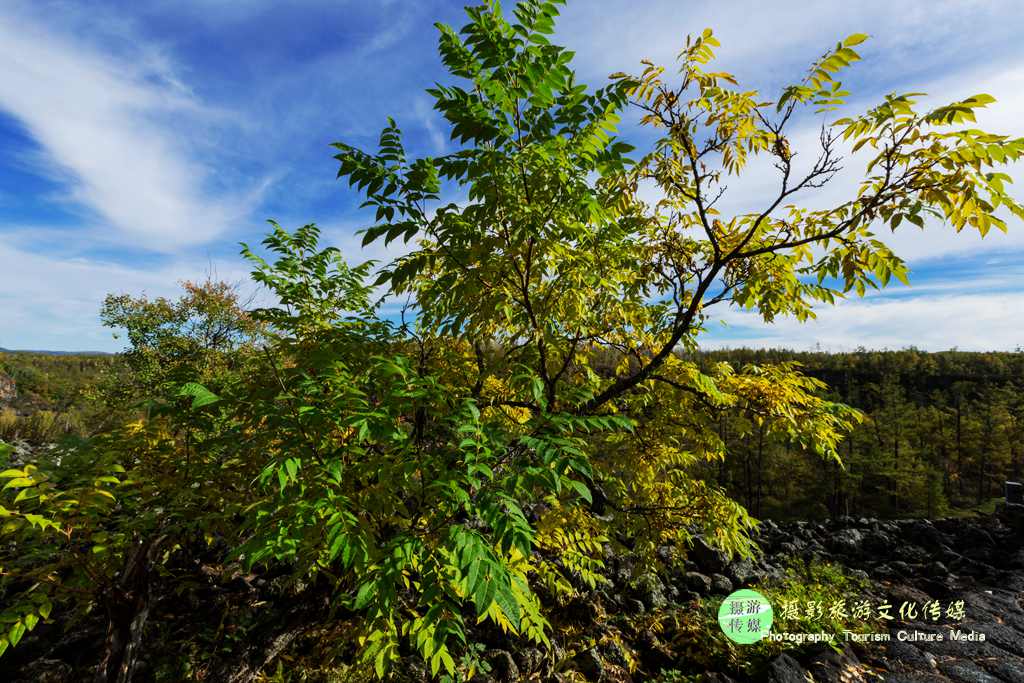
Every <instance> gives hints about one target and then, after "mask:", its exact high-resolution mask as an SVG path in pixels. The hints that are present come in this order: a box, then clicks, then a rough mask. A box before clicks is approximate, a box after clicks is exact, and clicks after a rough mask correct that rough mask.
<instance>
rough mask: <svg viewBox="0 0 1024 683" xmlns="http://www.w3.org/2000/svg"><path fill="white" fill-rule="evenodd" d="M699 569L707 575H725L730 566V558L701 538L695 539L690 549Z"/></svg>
mask: <svg viewBox="0 0 1024 683" xmlns="http://www.w3.org/2000/svg"><path fill="white" fill-rule="evenodd" d="M690 553H691V554H692V555H693V559H694V562H696V563H697V567H698V568H699V569H700V570H701V571H702V572H704V573H705V574H714V573H718V574H724V573H725V569H726V567H728V566H729V557H728V556H727V555H726V554H725V553H724V552H723V551H722V550H720V549H718V548H713V547H711V546H710V545H708V544H707V542H706V541H705V540H704V539H703V538H702V537H700V536H697V537H696V538H694V539H693V548H691V549H690Z"/></svg>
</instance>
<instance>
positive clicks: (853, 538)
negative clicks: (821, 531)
mask: <svg viewBox="0 0 1024 683" xmlns="http://www.w3.org/2000/svg"><path fill="white" fill-rule="evenodd" d="M863 544H864V534H862V533H861V532H859V531H857V530H856V529H842V530H841V531H837V532H836V533H835V534H833V535H832V538H831V540H830V541H829V546H830V547H831V548H832V550H834V551H836V552H839V553H843V554H844V555H850V556H852V557H856V556H858V555H860V554H861V553H862V552H863Z"/></svg>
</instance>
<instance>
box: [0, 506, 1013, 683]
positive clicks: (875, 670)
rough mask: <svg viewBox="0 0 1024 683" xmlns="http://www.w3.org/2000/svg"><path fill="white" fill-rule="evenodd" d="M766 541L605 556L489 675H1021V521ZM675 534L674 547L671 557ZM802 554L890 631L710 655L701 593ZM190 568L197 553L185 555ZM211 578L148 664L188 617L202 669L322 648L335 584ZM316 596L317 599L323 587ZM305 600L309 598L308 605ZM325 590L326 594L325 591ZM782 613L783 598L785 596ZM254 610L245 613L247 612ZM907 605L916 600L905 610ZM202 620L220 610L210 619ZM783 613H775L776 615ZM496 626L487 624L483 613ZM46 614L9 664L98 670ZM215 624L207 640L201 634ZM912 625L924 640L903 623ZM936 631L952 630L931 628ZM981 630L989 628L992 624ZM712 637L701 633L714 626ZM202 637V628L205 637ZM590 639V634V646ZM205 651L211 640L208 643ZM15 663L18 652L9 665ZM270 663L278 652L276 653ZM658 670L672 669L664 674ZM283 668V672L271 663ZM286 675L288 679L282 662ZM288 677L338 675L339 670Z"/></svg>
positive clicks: (404, 669) (790, 531)
mask: <svg viewBox="0 0 1024 683" xmlns="http://www.w3.org/2000/svg"><path fill="white" fill-rule="evenodd" d="M757 540H758V542H759V544H760V545H761V547H762V548H763V549H764V551H765V553H764V555H763V556H762V557H760V558H759V559H758V560H756V561H749V560H739V561H728V560H727V558H726V557H724V556H723V555H722V554H721V553H720V552H718V551H716V550H714V549H712V548H710V547H709V546H708V545H706V544H704V543H703V542H700V541H698V542H697V544H696V545H695V546H694V548H693V550H692V551H691V553H690V554H689V556H688V558H687V559H686V560H685V562H684V566H683V567H682V568H681V569H679V570H673V571H666V572H662V573H661V574H647V575H642V576H640V577H639V578H638V577H637V576H636V574H637V573H636V571H635V565H636V561H635V559H634V558H632V557H630V556H629V555H628V554H612V553H609V554H608V556H607V557H606V577H607V579H608V584H607V585H605V586H603V587H600V588H599V589H598V590H596V591H592V592H590V593H588V594H586V595H584V596H582V597H580V598H579V599H578V600H576V601H574V602H572V603H570V604H569V605H565V606H562V607H560V608H559V609H557V610H556V611H555V616H554V618H555V619H557V621H558V624H557V625H558V627H559V631H560V633H562V634H563V635H562V636H561V642H558V640H557V639H556V641H555V642H554V643H553V649H552V651H551V652H548V653H544V652H541V651H540V650H538V649H536V648H531V647H528V646H524V645H523V644H522V643H521V642H520V641H516V640H514V639H512V638H510V637H509V636H507V635H505V634H502V633H500V632H497V631H487V630H482V631H480V632H478V633H474V634H473V638H474V639H475V640H479V641H482V642H483V643H485V645H486V649H485V651H484V652H483V658H484V660H485V661H486V662H488V664H489V666H490V671H489V672H487V673H486V674H481V675H478V676H477V678H476V679H474V680H475V681H476V683H496V682H498V681H500V682H509V683H510V682H513V681H581V680H586V681H599V682H602V683H628V682H633V681H652V680H655V681H659V682H661V683H677V682H679V683H682V682H684V681H701V680H703V681H709V682H716V683H730V682H734V683H744V682H745V681H770V682H773V683H807V681H818V682H822V681H850V682H853V681H864V682H868V681H891V682H892V683H944V682H947V681H955V682H958V683H1013V682H1024V608H1022V604H1024V601H1022V598H1024V550H1022V547H1024V542H1022V541H1024V534H1021V533H1016V532H1014V531H1013V530H1011V528H1010V527H1009V526H1007V524H1005V523H1004V520H1003V519H1002V518H1000V517H984V518H972V519H948V520H936V521H926V520H901V521H880V520H872V519H851V518H842V519H837V520H830V521H827V522H824V523H807V522H797V523H791V524H784V525H780V524H775V523H773V522H771V521H766V522H764V523H763V524H762V525H761V527H760V530H759V536H758V539H757ZM670 553H671V551H670V549H668V548H666V549H664V550H663V554H664V559H669V558H668V555H669V554H670ZM793 558H798V559H800V560H808V561H810V560H815V559H817V560H822V561H828V562H834V563H838V564H841V565H843V566H845V567H846V568H847V569H848V570H849V573H851V574H852V575H853V576H855V577H859V578H860V579H861V580H862V581H863V585H865V586H867V588H865V591H867V593H868V595H867V596H866V597H870V598H872V600H873V601H874V602H875V603H876V604H877V603H879V602H888V603H890V604H891V605H892V606H893V609H892V613H893V616H894V617H895V618H894V619H893V620H892V621H890V622H888V623H887V624H886V625H884V626H880V627H879V628H878V630H879V631H881V632H886V631H887V632H888V633H889V634H890V637H891V640H890V641H889V642H876V643H868V644H864V643H855V644H850V645H844V646H842V647H841V648H838V649H833V648H830V647H828V646H821V645H804V646H802V647H799V648H794V649H791V650H788V651H787V653H786V654H781V655H778V656H775V657H774V659H767V658H766V660H765V661H764V662H763V665H761V666H759V667H758V668H757V669H756V670H755V671H753V672H747V673H738V671H739V669H738V668H737V667H736V666H735V662H733V665H728V664H727V665H722V666H719V665H717V664H709V665H702V664H701V663H700V662H701V661H704V660H702V657H703V656H704V654H705V651H704V648H705V646H706V642H707V640H708V638H709V637H718V638H721V633H720V632H718V631H717V624H713V625H709V624H707V623H704V624H697V625H696V626H695V624H694V622H693V621H688V616H692V614H693V613H694V606H695V605H698V604H700V603H702V602H703V604H705V605H707V604H709V603H710V604H715V601H716V600H720V599H721V598H722V597H724V596H725V595H727V594H728V593H730V592H731V591H733V590H734V589H736V588H740V587H747V586H750V587H755V588H756V587H758V586H761V585H764V584H765V583H766V582H770V581H771V580H772V579H778V578H780V577H781V576H782V575H783V567H784V566H785V565H787V564H788V563H791V561H792V560H793ZM183 569H184V568H183ZM198 569H200V570H201V571H199V572H196V574H197V575H198V576H200V577H205V578H203V581H205V582H206V583H205V584H204V585H199V586H197V587H196V588H195V590H193V591H191V592H190V593H189V594H187V595H181V596H170V595H169V596H168V597H167V599H162V600H159V601H158V602H157V604H156V605H155V607H154V610H153V614H152V615H151V617H150V624H151V626H150V627H147V633H148V635H147V643H146V648H147V656H146V658H145V661H143V662H142V663H141V666H140V669H139V672H138V675H137V676H136V680H138V681H150V680H174V678H173V675H171V677H170V678H168V675H169V674H167V673H166V669H163V671H164V673H162V674H161V666H162V665H161V663H160V662H161V657H164V658H165V659H166V660H168V661H173V660H174V659H178V660H180V659H181V656H180V652H177V653H176V652H170V653H162V654H161V649H160V648H161V645H160V643H161V641H163V640H166V642H179V640H178V639H180V638H181V637H182V634H183V633H188V634H191V635H190V638H191V640H190V642H192V645H193V646H194V647H195V648H197V652H198V653H200V654H202V653H213V652H218V651H219V652H223V654H212V655H211V656H209V657H208V658H207V661H206V662H205V663H203V664H201V665H199V664H197V667H198V668H196V669H193V674H192V675H191V677H193V678H194V677H195V676H199V678H200V679H202V680H209V681H222V680H223V681H229V680H230V681H239V682H243V681H253V680H257V679H258V676H257V673H258V671H259V670H260V669H261V668H263V667H264V666H266V665H267V664H269V663H270V661H271V659H272V657H274V656H276V655H277V653H283V652H287V653H288V661H289V662H290V664H289V666H290V667H293V670H294V667H295V666H297V662H301V661H306V662H309V661H316V659H317V655H316V653H317V652H318V650H317V647H318V643H321V644H322V643H323V642H324V640H325V634H324V633H323V632H322V631H320V632H314V631H308V632H307V630H304V628H305V627H304V626H303V624H304V622H308V621H309V620H308V619H305V618H304V614H305V613H304V612H303V610H306V609H308V610H316V609H320V610H322V609H323V607H322V605H323V604H324V603H323V596H320V597H316V596H315V595H312V594H313V593H314V592H313V591H312V590H309V591H307V593H306V594H299V595H296V594H295V593H292V592H288V591H287V590H281V589H279V587H278V586H279V583H278V581H277V579H275V578H274V577H272V576H267V575H264V576H261V577H257V578H255V579H254V578H253V577H246V578H245V579H244V580H243V579H241V578H239V576H238V574H237V572H235V573H234V574H232V572H231V571H228V570H227V568H224V567H222V568H220V569H218V570H217V571H214V570H213V569H211V568H210V567H205V566H203V567H199V568H198ZM317 600H319V601H320V602H317ZM930 600H938V601H939V602H940V603H941V604H942V606H943V609H945V608H946V606H948V605H949V604H950V603H952V602H955V601H959V600H962V601H963V606H964V615H963V618H962V619H959V620H955V621H951V620H950V619H948V618H946V615H945V614H943V615H942V618H941V619H939V620H932V619H929V618H926V616H925V615H924V614H919V615H917V618H916V619H914V618H907V619H905V620H901V619H900V615H899V614H898V613H897V610H898V607H899V605H900V604H901V603H903V602H912V603H915V604H916V605H923V604H924V603H926V602H928V601H930ZM304 605H305V606H304ZM318 605H319V607H318ZM774 607H775V610H776V613H777V614H778V612H779V609H780V606H779V605H775V606H774ZM227 614H232V615H234V616H232V617H231V618H232V619H234V620H238V622H239V623H240V624H241V623H242V622H241V619H243V617H244V618H245V619H247V621H245V622H244V624H245V625H244V633H245V634H246V635H245V636H244V638H243V639H242V641H240V642H242V643H243V645H244V647H243V646H234V647H232V648H230V649H229V648H227V647H225V645H226V643H225V641H224V638H223V636H222V635H219V634H223V633H224V632H225V630H228V631H229V630H230V629H231V628H234V627H232V626H230V625H228V626H225V623H224V622H223V621H221V620H223V619H225V618H226V617H225V615H227ZM245 615H248V616H245ZM908 617H909V615H908ZM204 620H206V621H210V623H209V624H206V623H204ZM782 623H783V622H781V621H779V622H777V625H776V628H775V630H776V631H778V630H779V627H780V626H781V625H782ZM953 626H959V628H958V629H957V630H959V631H961V632H963V633H968V634H970V633H973V634H975V636H974V638H976V639H975V640H968V641H955V640H951V639H950V637H949V633H950V631H951V630H952V628H951V627H953ZM481 628H485V627H481ZM60 631H61V630H60V629H59V628H56V627H54V626H52V625H51V627H50V628H49V629H43V628H42V627H40V628H39V629H37V631H36V632H35V633H33V634H31V636H29V637H27V638H26V640H33V641H34V642H29V643H25V644H23V646H19V648H16V649H15V650H13V651H12V652H10V653H7V655H6V656H5V657H4V660H3V661H0V680H5V681H6V680H10V681H25V682H26V683H29V682H30V683H38V682H40V681H49V682H51V683H58V682H61V681H79V680H91V676H90V671H91V655H90V653H94V652H95V651H96V650H95V648H97V647H98V645H99V638H100V637H101V635H102V622H97V623H96V624H93V625H87V624H83V625H81V626H80V627H78V628H76V629H73V630H72V631H71V632H64V633H63V635H61V632H60ZM205 633H210V634H216V635H210V636H209V640H204V638H206V637H207V636H204V635H203V634H205ZM901 633H907V634H915V635H914V636H913V637H914V638H916V640H904V639H901V636H900V634H901ZM928 634H937V635H941V636H943V639H942V640H937V639H935V640H929V639H928V638H931V637H932V636H929V635H928ZM978 634H983V635H984V639H983V640H982V639H981V638H980V636H979V635H978ZM701 639H703V641H702V640H701ZM204 643H205V644H204ZM581 645H582V647H581ZM203 656H204V657H205V656H206V655H205V654H203ZM5 667H6V668H5ZM270 668H271V669H273V666H271V667H270ZM659 672H665V673H661V674H660V677H659ZM396 674H397V675H396V679H397V680H399V681H409V682H412V681H415V682H417V683H419V682H421V681H426V680H427V676H426V672H425V671H424V670H423V669H422V666H421V665H419V664H418V663H417V660H416V658H415V657H412V656H407V657H406V658H404V659H403V660H402V661H401V662H400V664H399V666H398V667H397V671H396ZM266 680H270V679H266ZM273 680H279V679H277V678H274V679H273ZM280 680H305V681H318V680H322V681H325V682H326V681H336V680H339V679H338V678H335V677H333V676H324V677H320V678H317V677H309V676H306V675H303V676H302V677H300V678H288V679H280Z"/></svg>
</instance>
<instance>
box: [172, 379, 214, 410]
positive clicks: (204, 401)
mask: <svg viewBox="0 0 1024 683" xmlns="http://www.w3.org/2000/svg"><path fill="white" fill-rule="evenodd" d="M178 396H191V397H192V407H193V408H202V407H203V406H208V405H210V404H211V403H216V402H217V401H219V400H220V397H219V396H217V395H216V394H215V393H213V392H212V391H210V390H209V389H207V388H206V387H204V386H203V385H202V384H199V383H197V382H186V383H185V384H183V385H182V387H181V390H179V391H178Z"/></svg>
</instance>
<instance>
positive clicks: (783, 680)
mask: <svg viewBox="0 0 1024 683" xmlns="http://www.w3.org/2000/svg"><path fill="white" fill-rule="evenodd" d="M767 680H768V682H769V683H807V670H806V669H804V668H803V667H802V666H800V663H799V662H797V661H796V660H795V659H793V658H792V657H790V656H789V655H786V654H782V655H779V656H778V657H776V658H775V659H773V660H772V663H771V664H769V665H768V678H767Z"/></svg>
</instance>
